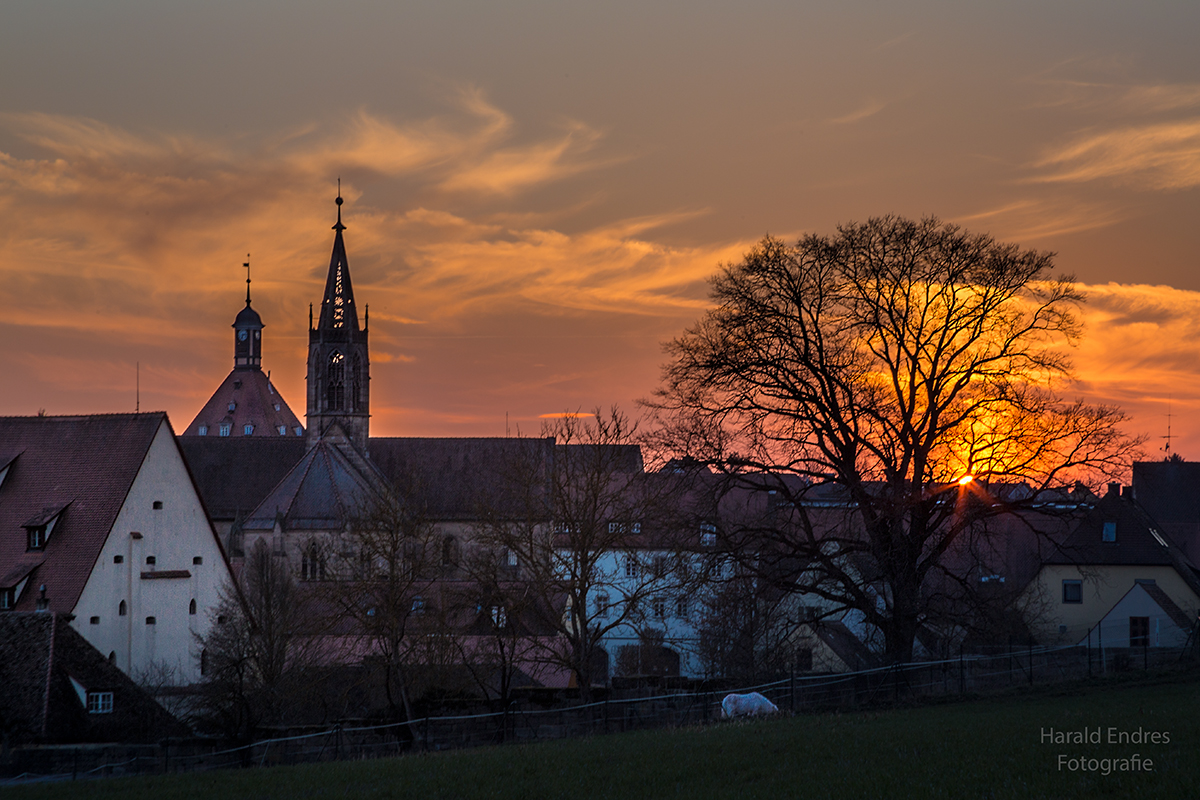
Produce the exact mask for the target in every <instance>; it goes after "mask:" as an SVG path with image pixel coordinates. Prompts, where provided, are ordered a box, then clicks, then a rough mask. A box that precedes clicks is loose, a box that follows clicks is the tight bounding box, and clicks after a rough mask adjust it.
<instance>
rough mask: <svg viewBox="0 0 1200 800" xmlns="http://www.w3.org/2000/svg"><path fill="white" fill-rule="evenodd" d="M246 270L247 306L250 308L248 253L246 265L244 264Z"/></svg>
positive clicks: (247, 254)
mask: <svg viewBox="0 0 1200 800" xmlns="http://www.w3.org/2000/svg"><path fill="white" fill-rule="evenodd" d="M242 266H243V267H245V268H246V306H247V308H248V307H249V306H250V254H249V253H246V263H245V264H242Z"/></svg>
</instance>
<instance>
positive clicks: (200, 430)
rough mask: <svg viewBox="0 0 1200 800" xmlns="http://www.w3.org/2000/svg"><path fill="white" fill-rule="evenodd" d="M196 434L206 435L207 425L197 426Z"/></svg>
mask: <svg viewBox="0 0 1200 800" xmlns="http://www.w3.org/2000/svg"><path fill="white" fill-rule="evenodd" d="M196 435H197V436H208V426H207V425H201V426H200V427H199V428H196Z"/></svg>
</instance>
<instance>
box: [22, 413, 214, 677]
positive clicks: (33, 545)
mask: <svg viewBox="0 0 1200 800" xmlns="http://www.w3.org/2000/svg"><path fill="white" fill-rule="evenodd" d="M228 577H229V567H228V563H227V561H226V559H225V554H224V552H223V551H222V549H221V545H220V544H219V542H218V540H217V537H216V535H215V533H214V531H213V527H212V524H211V522H210V521H209V518H208V515H207V513H206V512H205V509H204V505H203V503H202V502H201V500H200V495H199V493H198V492H197V489H196V486H195V483H194V482H193V480H192V476H191V474H190V473H189V471H188V467H187V465H186V462H185V461H184V458H183V454H182V452H181V451H180V448H179V445H178V443H177V441H176V438H175V434H174V431H172V429H171V423H170V421H169V420H168V419H167V416H166V414H164V413H162V412H155V413H147V414H98V415H89V416H76V417H43V416H39V417H3V418H0V613H4V611H6V610H19V611H32V610H37V609H39V608H45V609H46V610H48V611H51V612H58V613H65V614H72V615H74V618H73V620H72V621H71V625H72V626H73V627H74V628H75V629H76V630H78V631H79V633H81V634H82V635H83V636H84V638H85V639H87V640H88V642H90V643H91V644H92V645H93V646H95V647H96V649H97V650H99V651H100V652H101V653H103V654H104V655H106V656H108V658H109V660H110V661H112V662H113V663H115V664H116V665H117V666H118V667H119V668H120V669H122V670H123V671H124V672H126V673H127V674H129V675H131V676H133V677H135V678H136V677H137V676H138V675H139V674H141V673H144V672H146V671H147V670H151V669H159V670H161V669H163V668H166V670H168V672H167V673H165V674H169V675H171V676H172V677H173V678H174V680H175V682H178V683H183V684H187V683H194V682H196V681H197V680H198V679H199V678H200V669H201V665H200V658H199V655H200V654H199V653H198V652H196V638H195V634H197V633H199V632H201V631H202V630H203V628H204V627H205V626H206V625H207V624H208V622H209V611H210V610H211V609H212V608H214V607H215V606H216V604H217V601H218V596H219V593H220V590H221V586H222V585H223V584H224V583H225V582H226V581H227V579H228Z"/></svg>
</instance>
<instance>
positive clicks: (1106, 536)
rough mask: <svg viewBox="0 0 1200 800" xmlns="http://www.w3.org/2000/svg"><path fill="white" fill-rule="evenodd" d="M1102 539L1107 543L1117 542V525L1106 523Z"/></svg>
mask: <svg viewBox="0 0 1200 800" xmlns="http://www.w3.org/2000/svg"><path fill="white" fill-rule="evenodd" d="M1102 538H1103V540H1104V541H1106V542H1115V541H1116V540H1117V523H1115V522H1106V523H1104V533H1103V534H1102Z"/></svg>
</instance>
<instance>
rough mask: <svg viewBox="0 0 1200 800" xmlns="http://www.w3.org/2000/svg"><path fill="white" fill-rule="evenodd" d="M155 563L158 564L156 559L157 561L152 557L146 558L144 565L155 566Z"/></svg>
mask: <svg viewBox="0 0 1200 800" xmlns="http://www.w3.org/2000/svg"><path fill="white" fill-rule="evenodd" d="M157 562H158V559H157V558H155V557H154V556H146V563H147V564H149V565H151V566H153V565H154V564H156V563H157Z"/></svg>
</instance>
